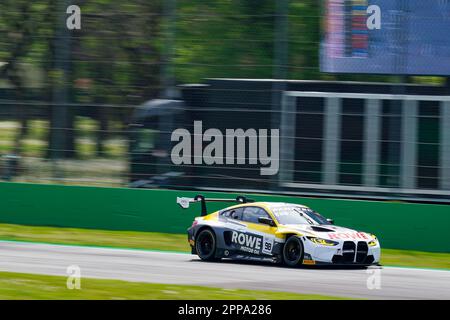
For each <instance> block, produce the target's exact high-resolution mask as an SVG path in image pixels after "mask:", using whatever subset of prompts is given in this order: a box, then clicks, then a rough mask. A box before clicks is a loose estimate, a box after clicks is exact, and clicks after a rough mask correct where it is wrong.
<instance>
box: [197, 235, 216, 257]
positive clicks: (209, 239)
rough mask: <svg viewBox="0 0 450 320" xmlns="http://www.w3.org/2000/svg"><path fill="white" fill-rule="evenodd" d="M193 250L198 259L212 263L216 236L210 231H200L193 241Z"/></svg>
mask: <svg viewBox="0 0 450 320" xmlns="http://www.w3.org/2000/svg"><path fill="white" fill-rule="evenodd" d="M195 250H196V251H197V255H198V256H199V258H200V259H202V260H205V261H214V260H217V259H216V258H215V254H216V236H215V235H214V233H213V232H212V230H210V229H205V230H202V231H200V233H199V234H198V236H197V239H196V241H195Z"/></svg>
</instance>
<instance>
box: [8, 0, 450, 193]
mask: <svg viewBox="0 0 450 320" xmlns="http://www.w3.org/2000/svg"><path fill="white" fill-rule="evenodd" d="M73 4H75V5H78V6H79V7H80V9H81V29H80V30H68V28H67V27H66V20H67V19H68V17H69V16H70V13H69V14H68V13H67V12H66V9H67V8H68V7H69V6H70V5H73ZM370 5H378V6H379V8H381V29H375V30H371V29H370V28H369V26H368V25H367V24H366V20H367V18H368V17H369V16H371V14H368V13H367V8H368V7H369V6H370ZM374 12H375V11H374ZM375 14H376V13H375ZM449 17H450V2H449V1H437V0H433V1H426V2H425V1H419V0H417V1H416V0H414V1H413V0H410V1H407V0H396V1H383V0H378V1H365V0H324V1H317V0H290V1H288V0H277V1H275V0H240V1H238V0H211V1H198V0H165V1H158V0H155V1H144V0H142V1H138V0H130V1H126V2H118V1H112V0H96V1H67V0H37V1H25V0H2V1H1V3H0V154H1V163H0V169H1V170H0V171H1V178H2V179H3V180H5V181H15V182H34V183H52V184H53V183H58V184H70V185H97V186H116V187H144V188H176V189H179V188H184V189H210V190H228V189H229V190H234V191H236V190H258V191H259V192H276V193H299V192H301V194H304V195H325V196H326V195H330V194H333V196H342V197H363V198H380V199H409V200H420V201H425V200H426V201H439V202H447V201H449V200H450V199H449V194H450V99H449V97H448V96H450V81H449V78H448V76H447V75H449V74H450V70H449V65H450V63H449V60H450V42H449V41H450V40H449V39H448V32H449V29H450V22H449V21H450V20H449ZM271 79H278V80H271ZM280 79H282V80H280ZM336 93H339V94H336ZM195 120H201V121H203V126H204V130H206V129H207V128H219V129H225V128H243V129H249V128H255V129H260V128H267V129H270V128H279V129H280V132H281V139H280V143H281V145H280V148H281V149H280V172H279V174H278V175H276V176H272V177H267V176H266V177H264V176H260V174H259V173H260V171H259V167H255V166H252V165H244V166H242V165H240V166H237V165H236V166H231V167H230V166H206V165H184V166H173V165H172V164H171V161H170V152H171V148H172V147H173V143H172V142H171V141H170V134H171V133H172V131H173V130H174V129H176V128H186V129H188V130H191V131H192V126H193V122H194V121H195Z"/></svg>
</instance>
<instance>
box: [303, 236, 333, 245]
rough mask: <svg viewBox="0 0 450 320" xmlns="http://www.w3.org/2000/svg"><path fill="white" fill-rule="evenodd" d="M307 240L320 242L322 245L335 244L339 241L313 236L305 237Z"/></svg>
mask: <svg viewBox="0 0 450 320" xmlns="http://www.w3.org/2000/svg"><path fill="white" fill-rule="evenodd" d="M307 238H308V240H309V241H311V242H314V243H315V244H320V245H322V246H337V245H338V244H339V242H336V241H331V240H327V239H321V238H315V237H307Z"/></svg>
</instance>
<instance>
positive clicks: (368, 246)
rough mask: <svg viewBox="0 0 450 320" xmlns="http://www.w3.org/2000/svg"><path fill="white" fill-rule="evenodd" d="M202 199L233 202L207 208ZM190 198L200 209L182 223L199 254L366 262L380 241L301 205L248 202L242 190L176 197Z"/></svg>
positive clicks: (291, 262) (186, 201) (375, 256)
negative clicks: (224, 195)
mask: <svg viewBox="0 0 450 320" xmlns="http://www.w3.org/2000/svg"><path fill="white" fill-rule="evenodd" d="M207 201H214V202H218V201H223V202H231V201H233V202H237V203H239V204H238V205H235V206H231V207H227V208H225V209H223V210H219V211H216V212H214V213H211V214H207V209H206V202H207ZM193 202H200V203H201V205H202V214H201V217H197V218H195V220H194V222H193V224H192V227H190V228H189V229H188V241H189V244H190V245H191V248H192V253H193V254H197V255H198V256H199V257H200V258H201V259H202V260H207V261H211V260H220V259H222V258H231V259H249V260H270V261H272V262H276V263H284V264H286V265H287V266H291V267H293V266H297V265H302V264H303V265H325V264H329V265H359V266H369V265H374V264H378V263H379V261H380V251H381V249H380V243H379V242H378V239H377V238H376V237H375V236H374V235H373V234H370V233H365V232H362V231H356V230H352V229H348V228H344V227H338V226H335V225H334V224H333V221H332V220H331V219H326V218H324V217H323V216H322V215H320V214H319V213H317V212H315V211H313V210H312V209H310V208H308V207H306V206H303V205H298V204H290V203H275V202H254V201H252V200H250V199H247V198H245V197H243V196H240V197H237V198H236V199H205V197H203V196H201V195H198V196H196V197H195V198H177V203H178V204H180V205H181V207H183V208H188V207H189V205H190V203H193Z"/></svg>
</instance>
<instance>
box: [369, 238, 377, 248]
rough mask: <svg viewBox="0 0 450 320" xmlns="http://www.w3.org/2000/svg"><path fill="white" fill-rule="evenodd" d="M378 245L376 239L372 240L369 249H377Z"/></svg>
mask: <svg viewBox="0 0 450 320" xmlns="http://www.w3.org/2000/svg"><path fill="white" fill-rule="evenodd" d="M377 244H378V241H377V240H376V239H375V240H372V241H370V242H369V247H375V246H376V245H377Z"/></svg>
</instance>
